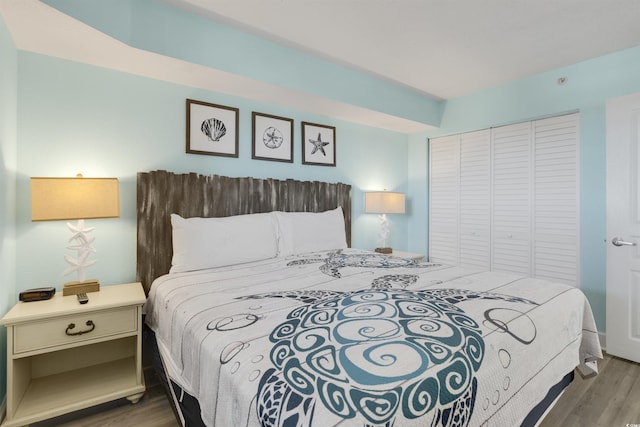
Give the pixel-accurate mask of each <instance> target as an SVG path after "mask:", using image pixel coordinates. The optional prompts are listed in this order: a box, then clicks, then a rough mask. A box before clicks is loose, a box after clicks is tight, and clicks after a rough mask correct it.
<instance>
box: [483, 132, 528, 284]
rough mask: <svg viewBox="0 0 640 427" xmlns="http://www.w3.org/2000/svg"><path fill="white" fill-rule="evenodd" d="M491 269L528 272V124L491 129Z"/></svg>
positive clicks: (526, 273)
mask: <svg viewBox="0 0 640 427" xmlns="http://www.w3.org/2000/svg"><path fill="white" fill-rule="evenodd" d="M492 133H493V134H492V145H493V167H492V175H493V188H492V200H493V215H492V217H491V227H492V235H493V239H492V243H491V248H492V253H491V270H495V271H508V272H513V273H520V274H523V275H526V276H529V275H530V271H531V190H532V186H531V182H530V180H531V165H530V163H531V159H530V147H531V123H530V122H527V123H518V124H515V125H509V126H501V127H498V128H494V129H493V130H492Z"/></svg>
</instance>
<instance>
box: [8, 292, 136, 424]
mask: <svg viewBox="0 0 640 427" xmlns="http://www.w3.org/2000/svg"><path fill="white" fill-rule="evenodd" d="M87 295H88V297H89V302H88V303H87V304H79V303H78V300H77V298H76V296H75V295H71V296H65V297H63V296H62V292H58V293H56V295H55V296H54V297H53V298H51V299H49V300H45V301H34V302H19V303H18V304H16V305H15V306H14V307H13V308H12V309H11V310H10V311H9V312H8V313H7V314H6V315H5V316H4V317H3V318H2V320H1V321H0V324H2V325H4V326H6V327H7V416H6V418H5V421H4V423H3V424H2V427H10V426H22V425H26V424H30V423H33V422H36V421H41V420H44V419H47V418H52V417H56V416H59V415H62V414H65V413H68V412H72V411H77V410H79V409H83V408H87V407H89V406H94V405H97V404H100V403H104V402H108V401H111V400H115V399H119V398H122V397H126V398H127V399H129V400H130V401H131V402H132V403H136V402H138V400H140V398H141V397H142V395H143V394H144V390H145V386H144V377H143V373H142V305H143V304H144V302H145V299H146V298H145V294H144V290H143V289H142V285H141V284H140V283H129V284H126V285H113V286H103V287H102V288H101V289H100V291H99V292H91V293H88V294H87Z"/></svg>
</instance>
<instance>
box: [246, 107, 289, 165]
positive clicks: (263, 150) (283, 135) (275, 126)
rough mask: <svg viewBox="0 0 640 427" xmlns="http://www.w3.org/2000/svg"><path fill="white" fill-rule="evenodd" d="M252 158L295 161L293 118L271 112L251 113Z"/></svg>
mask: <svg viewBox="0 0 640 427" xmlns="http://www.w3.org/2000/svg"><path fill="white" fill-rule="evenodd" d="M251 123H252V127H253V145H252V149H251V158H252V159H258V160H273V161H275V162H288V163H293V120H292V119H287V118H285V117H278V116H271V115H269V114H262V113H256V112H255V111H254V112H253V113H252V114H251Z"/></svg>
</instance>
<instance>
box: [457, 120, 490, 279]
mask: <svg viewBox="0 0 640 427" xmlns="http://www.w3.org/2000/svg"><path fill="white" fill-rule="evenodd" d="M459 240H460V265H461V266H464V267H468V266H474V267H480V268H483V269H486V270H489V269H490V268H491V131H490V130H489V129H486V130H481V131H477V132H469V133H465V134H462V135H460V237H459Z"/></svg>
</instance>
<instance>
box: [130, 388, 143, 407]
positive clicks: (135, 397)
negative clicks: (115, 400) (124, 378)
mask: <svg viewBox="0 0 640 427" xmlns="http://www.w3.org/2000/svg"><path fill="white" fill-rule="evenodd" d="M142 396H144V391H143V392H142V393H138V394H133V395H131V396H127V400H128V401H129V402H131V404H135V403H138V402H139V401H140V399H142Z"/></svg>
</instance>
